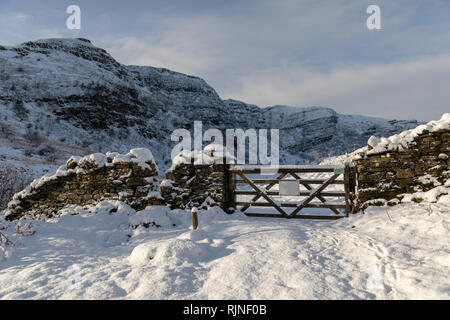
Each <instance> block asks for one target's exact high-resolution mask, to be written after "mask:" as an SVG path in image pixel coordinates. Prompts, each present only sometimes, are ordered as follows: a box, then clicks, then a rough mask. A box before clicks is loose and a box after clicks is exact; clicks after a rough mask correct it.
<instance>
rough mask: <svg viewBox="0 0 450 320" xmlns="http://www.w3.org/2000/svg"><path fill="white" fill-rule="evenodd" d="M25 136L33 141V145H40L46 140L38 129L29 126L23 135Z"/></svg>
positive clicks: (29, 140) (27, 139) (30, 141)
mask: <svg viewBox="0 0 450 320" xmlns="http://www.w3.org/2000/svg"><path fill="white" fill-rule="evenodd" d="M23 138H24V139H25V140H26V141H28V142H29V143H31V144H32V145H39V144H41V143H42V141H43V140H44V139H43V138H42V137H41V135H40V134H39V132H38V131H36V130H33V129H32V128H27V131H26V132H25V134H24V135H23Z"/></svg>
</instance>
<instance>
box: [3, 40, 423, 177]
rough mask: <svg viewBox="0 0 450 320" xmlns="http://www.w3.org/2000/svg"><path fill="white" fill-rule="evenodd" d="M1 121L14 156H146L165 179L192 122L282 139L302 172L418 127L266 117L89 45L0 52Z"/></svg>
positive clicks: (310, 110)
mask: <svg viewBox="0 0 450 320" xmlns="http://www.w3.org/2000/svg"><path fill="white" fill-rule="evenodd" d="M0 119H1V126H0V138H1V139H3V140H0V141H4V142H3V143H2V144H3V148H6V147H5V145H6V142H5V141H11V140H14V139H15V140H14V141H16V142H15V143H13V145H16V146H18V147H17V148H16V151H17V150H19V151H23V153H26V152H27V150H21V148H24V147H23V146H22V145H21V143H22V142H23V141H24V139H25V140H26V139H28V140H30V142H32V140H33V139H32V137H33V135H34V136H35V137H39V139H40V144H41V145H42V143H43V142H42V141H46V142H45V143H47V144H50V145H51V144H52V143H53V145H57V144H60V145H61V144H62V145H64V146H67V147H69V146H70V147H78V148H79V149H77V150H79V152H80V153H84V152H88V150H89V151H118V152H122V153H123V152H127V151H128V150H129V149H131V148H134V147H148V148H150V149H151V150H152V152H153V153H154V156H155V158H156V160H157V162H158V164H159V165H160V168H162V169H165V168H167V167H168V166H169V165H170V161H171V159H170V150H171V148H172V147H173V146H174V145H175V144H176V143H175V142H172V141H171V139H170V137H171V134H172V132H173V130H174V129H177V128H185V129H188V130H192V127H193V124H194V121H202V122H203V128H204V130H206V129H208V128H218V129H221V130H225V129H228V128H229V129H234V128H244V129H247V128H255V129H259V128H268V129H270V128H276V129H280V144H281V147H280V156H281V159H280V161H281V162H282V163H303V162H305V161H307V159H312V158H313V155H314V153H316V154H317V151H316V150H319V151H320V153H321V154H322V155H323V156H325V155H337V154H342V153H345V152H350V151H352V150H354V149H356V148H358V147H361V146H363V145H365V144H366V142H367V139H368V138H369V137H370V136H371V135H376V136H390V135H392V134H395V133H398V132H400V131H403V130H406V129H410V128H412V127H415V126H417V124H418V123H417V121H403V120H386V119H379V118H371V117H364V116H355V115H342V114H339V113H336V112H335V111H334V110H333V109H330V108H324V107H306V108H304V107H289V106H273V107H269V108H260V107H258V106H256V105H251V104H246V103H244V102H240V101H236V100H222V99H221V98H220V97H219V95H218V94H217V93H216V91H215V90H214V89H213V88H212V87H211V86H209V85H208V84H207V83H206V82H205V81H204V80H203V79H200V78H198V77H194V76H190V75H185V74H181V73H178V72H174V71H170V70H167V69H164V68H153V67H141V66H125V65H122V64H120V63H118V62H117V61H116V60H114V58H113V57H111V55H109V54H108V53H107V52H106V51H105V50H103V49H101V48H98V47H96V46H94V45H93V44H92V43H91V42H90V41H89V40H86V39H45V40H37V41H30V42H26V43H23V44H21V45H18V46H13V47H12V46H9V47H6V46H0ZM24 137H25V138H24ZM10 145H11V144H10ZM35 145H36V146H35V147H34V148H35V149H37V148H38V147H39V145H38V143H35ZM1 147H2V145H0V148H1ZM41 148H42V146H41ZM58 150H59V149H58ZM16 151H15V152H16ZM35 151H36V150H31V151H30V150H28V155H29V157H40V156H43V155H45V152H44V153H43V154H42V152H40V153H39V152H35ZM61 158H62V156H61ZM50 160H53V162H54V161H56V162H57V160H55V159H50ZM61 160H62V159H61ZM50 162H52V161H50Z"/></svg>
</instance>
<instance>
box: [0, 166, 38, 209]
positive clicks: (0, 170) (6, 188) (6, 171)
mask: <svg viewBox="0 0 450 320" xmlns="http://www.w3.org/2000/svg"><path fill="white" fill-rule="evenodd" d="M32 180H33V179H32V177H31V176H30V175H29V174H28V172H26V171H24V170H19V169H17V168H16V167H13V166H11V165H9V164H6V163H0V211H1V210H3V209H5V208H6V206H7V204H8V202H9V201H11V200H12V197H13V195H14V194H15V193H16V192H18V191H20V190H23V189H24V188H25V187H26V186H27V185H28V184H29V183H30V182H31V181H32Z"/></svg>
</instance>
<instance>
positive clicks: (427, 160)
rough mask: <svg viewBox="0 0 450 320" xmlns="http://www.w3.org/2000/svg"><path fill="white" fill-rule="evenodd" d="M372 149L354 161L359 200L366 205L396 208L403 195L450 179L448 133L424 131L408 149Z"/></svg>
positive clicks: (400, 147)
mask: <svg viewBox="0 0 450 320" xmlns="http://www.w3.org/2000/svg"><path fill="white" fill-rule="evenodd" d="M444 128H445V126H444ZM405 136H406V135H405ZM410 136H411V135H410ZM369 142H370V140H369ZM371 149H373V146H370V145H369V147H368V149H367V151H368V152H365V153H362V154H360V156H359V159H355V160H353V162H354V163H355V165H356V168H357V172H358V190H359V191H358V196H359V200H360V201H361V202H365V203H366V205H368V204H373V205H380V204H384V201H383V200H382V199H385V200H388V204H390V205H394V204H396V203H398V202H399V200H401V199H402V197H403V196H402V194H405V193H414V192H417V191H428V190H430V189H432V188H434V187H436V186H439V185H442V184H445V183H446V182H447V181H448V180H449V179H450V171H449V164H450V160H449V155H450V130H449V129H439V130H433V131H428V130H423V131H422V132H421V133H419V134H416V135H414V137H413V138H412V141H409V142H408V143H407V146H406V147H403V146H401V145H400V146H397V147H396V148H395V149H393V150H392V149H389V148H388V150H385V151H382V152H373V150H371ZM371 151H372V153H371ZM375 151H378V150H375ZM416 200H417V201H418V202H420V201H421V199H416Z"/></svg>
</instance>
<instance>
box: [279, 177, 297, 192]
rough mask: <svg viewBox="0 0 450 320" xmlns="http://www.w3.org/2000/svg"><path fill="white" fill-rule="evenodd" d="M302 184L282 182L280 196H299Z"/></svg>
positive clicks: (295, 181)
mask: <svg viewBox="0 0 450 320" xmlns="http://www.w3.org/2000/svg"><path fill="white" fill-rule="evenodd" d="M299 195H300V183H299V181H298V180H280V196H299Z"/></svg>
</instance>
